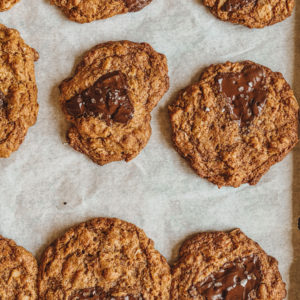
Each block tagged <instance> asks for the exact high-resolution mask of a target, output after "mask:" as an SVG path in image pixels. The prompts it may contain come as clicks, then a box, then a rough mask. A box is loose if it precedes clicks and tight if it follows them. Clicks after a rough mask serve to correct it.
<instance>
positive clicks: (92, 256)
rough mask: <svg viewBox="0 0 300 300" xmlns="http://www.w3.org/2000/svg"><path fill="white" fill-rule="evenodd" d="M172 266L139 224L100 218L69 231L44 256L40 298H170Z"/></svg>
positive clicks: (116, 299) (135, 299) (41, 268)
mask: <svg viewBox="0 0 300 300" xmlns="http://www.w3.org/2000/svg"><path fill="white" fill-rule="evenodd" d="M170 284H171V274H170V268H169V265H168V264H167V262H166V260H165V258H164V257H163V256H162V255H161V254H160V253H159V252H158V251H157V250H155V249H154V243H153V241H152V240H150V239H149V238H148V237H147V236H146V235H145V233H144V231H143V230H141V229H139V228H137V227H136V226H135V225H133V224H130V223H127V222H125V221H121V220H119V219H110V218H97V219H92V220H90V221H88V222H85V223H81V224H79V225H78V226H76V227H74V228H71V229H70V230H68V231H67V232H66V233H65V234H64V235H63V236H62V237H60V238H59V239H57V240H56V241H55V242H54V243H52V245H50V246H49V248H48V249H46V251H45V252H44V254H43V257H42V261H41V264H40V270H39V278H38V288H39V296H40V298H39V299H41V300H42V299H45V300H46V299H47V300H52V299H55V300H60V299H64V300H77V299H103V300H112V299H114V300H143V299H144V300H148V299H149V300H150V299H153V300H154V299H162V300H163V299H169V293H170Z"/></svg>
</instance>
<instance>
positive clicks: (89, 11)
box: [0, 0, 152, 23]
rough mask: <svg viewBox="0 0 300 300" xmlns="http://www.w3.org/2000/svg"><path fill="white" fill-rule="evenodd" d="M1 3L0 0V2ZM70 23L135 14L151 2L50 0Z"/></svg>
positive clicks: (144, 0) (143, 0)
mask: <svg viewBox="0 0 300 300" xmlns="http://www.w3.org/2000/svg"><path fill="white" fill-rule="evenodd" d="M0 1H1V0H0ZM50 1H51V4H54V5H56V6H58V7H59V8H60V9H61V10H62V12H63V13H64V14H65V15H66V16H67V17H68V18H69V19H70V20H72V21H76V22H79V23H87V22H92V21H95V20H100V19H106V18H110V17H113V16H115V15H118V14H125V13H128V12H136V11H139V10H141V9H143V8H144V7H145V6H147V5H148V4H150V3H151V1H152V0H109V1H107V0H50Z"/></svg>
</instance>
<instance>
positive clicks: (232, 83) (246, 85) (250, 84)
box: [217, 66, 268, 126]
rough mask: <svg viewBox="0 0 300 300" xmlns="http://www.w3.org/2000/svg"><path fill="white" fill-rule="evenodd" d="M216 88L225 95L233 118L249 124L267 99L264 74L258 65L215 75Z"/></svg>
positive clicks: (242, 123) (243, 123)
mask: <svg viewBox="0 0 300 300" xmlns="http://www.w3.org/2000/svg"><path fill="white" fill-rule="evenodd" d="M217 82H218V89H219V91H220V92H221V93H222V94H223V95H224V96H225V97H226V99H227V103H228V108H229V112H230V115H231V118H232V119H233V120H238V121H240V123H241V125H243V126H244V125H247V124H249V123H250V122H251V121H252V120H253V119H254V117H256V116H258V115H259V114H260V112H261V110H262V108H263V106H264V104H265V102H266V100H267V94H268V91H267V87H266V76H265V73H264V70H263V69H262V68H261V67H259V66H250V67H246V68H245V69H244V70H243V71H242V72H240V73H223V74H222V75H220V76H219V77H217Z"/></svg>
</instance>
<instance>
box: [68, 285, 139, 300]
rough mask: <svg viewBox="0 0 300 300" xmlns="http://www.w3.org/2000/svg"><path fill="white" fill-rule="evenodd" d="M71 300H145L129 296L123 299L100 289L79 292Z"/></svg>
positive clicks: (87, 289)
mask: <svg viewBox="0 0 300 300" xmlns="http://www.w3.org/2000/svg"><path fill="white" fill-rule="evenodd" d="M69 300H143V297H142V296H140V295H139V296H133V295H127V296H123V297H114V296H111V294H110V293H106V292H104V291H103V289H101V288H99V287H95V288H86V289H82V290H77V291H75V293H74V294H73V295H72V296H70V297H69Z"/></svg>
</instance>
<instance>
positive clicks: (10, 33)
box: [0, 24, 39, 157]
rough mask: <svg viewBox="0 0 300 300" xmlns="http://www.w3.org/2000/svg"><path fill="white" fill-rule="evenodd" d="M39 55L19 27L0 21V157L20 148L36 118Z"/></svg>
mask: <svg viewBox="0 0 300 300" xmlns="http://www.w3.org/2000/svg"><path fill="white" fill-rule="evenodd" d="M38 57H39V56H38V53H37V52H36V51H35V50H34V49H33V48H31V47H29V46H28V45H27V44H25V42H24V41H23V39H22V38H21V37H20V34H19V32H18V31H17V30H15V29H10V28H7V27H5V26H4V25H1V24H0V62H1V63H0V82H1V83H0V157H9V156H10V154H11V153H12V152H14V151H16V150H17V149H18V148H19V146H20V144H21V143H22V142H23V140H24V138H25V135H26V133H27V130H28V128H29V127H30V126H32V125H34V124H35V122H36V119H37V114H38V103H37V86H36V83H35V73H34V61H36V60H38Z"/></svg>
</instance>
